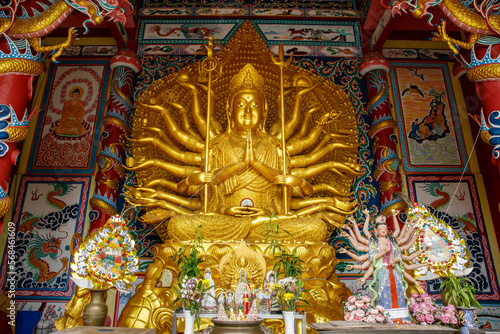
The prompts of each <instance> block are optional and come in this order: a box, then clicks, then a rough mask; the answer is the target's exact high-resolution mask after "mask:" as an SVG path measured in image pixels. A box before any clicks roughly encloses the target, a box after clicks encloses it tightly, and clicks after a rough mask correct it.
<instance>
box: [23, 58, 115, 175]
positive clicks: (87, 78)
mask: <svg viewBox="0 0 500 334" xmlns="http://www.w3.org/2000/svg"><path fill="white" fill-rule="evenodd" d="M107 63H108V61H106V60H87V61H78V62H76V61H64V62H60V63H58V64H52V66H51V68H50V73H49V75H48V80H47V85H46V89H45V94H44V100H43V104H42V110H43V111H42V112H41V114H40V117H39V119H38V124H37V129H36V134H35V141H34V144H33V152H32V153H33V154H31V155H30V162H29V165H28V172H29V173H42V174H45V173H53V172H55V170H57V173H58V174H61V173H63V174H92V173H93V171H94V165H95V164H94V160H95V155H96V149H97V145H98V140H97V139H98V136H99V129H100V122H101V115H102V113H103V110H104V101H105V97H106V86H107V80H108V65H107Z"/></svg>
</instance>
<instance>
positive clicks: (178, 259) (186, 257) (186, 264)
mask: <svg viewBox="0 0 500 334" xmlns="http://www.w3.org/2000/svg"><path fill="white" fill-rule="evenodd" d="M202 226H203V225H200V226H198V227H197V228H196V235H195V238H194V240H192V241H190V242H189V244H188V245H182V247H181V248H180V249H179V250H178V251H177V252H175V254H174V261H175V263H176V264H177V266H178V267H179V282H182V280H183V279H184V277H186V278H193V277H199V278H201V277H202V275H201V272H200V270H199V269H198V266H199V265H200V264H201V263H203V262H204V261H203V259H202V258H201V257H199V255H200V250H203V239H204V238H203V233H201V231H200V230H201V228H202Z"/></svg>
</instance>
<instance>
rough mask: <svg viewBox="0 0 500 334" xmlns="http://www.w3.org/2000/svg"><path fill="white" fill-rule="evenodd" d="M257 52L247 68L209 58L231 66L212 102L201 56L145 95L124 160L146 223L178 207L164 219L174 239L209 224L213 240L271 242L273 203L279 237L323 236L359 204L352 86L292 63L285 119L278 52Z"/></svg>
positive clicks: (206, 230)
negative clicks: (353, 193) (266, 225)
mask: <svg viewBox="0 0 500 334" xmlns="http://www.w3.org/2000/svg"><path fill="white" fill-rule="evenodd" d="M251 58H252V57H251V55H248V58H246V59H244V60H245V61H246V62H247V63H246V64H244V65H243V66H241V67H240V66H239V64H238V63H234V62H233V64H232V66H231V65H227V60H226V61H225V60H224V59H217V60H216V61H215V59H214V60H213V61H212V63H211V64H217V63H223V64H224V67H223V70H222V72H216V73H213V74H214V75H217V76H219V77H218V78H217V81H215V84H214V86H216V87H218V89H217V88H215V89H213V90H212V89H211V91H212V96H210V97H211V101H210V102H209V101H208V99H209V97H208V95H207V91H208V84H209V83H208V82H207V80H208V79H207V76H206V75H204V73H203V67H201V72H202V73H201V74H200V73H199V71H198V70H199V69H198V68H196V67H194V66H191V67H189V68H187V69H184V70H181V71H180V72H179V73H177V74H174V75H171V76H169V77H168V78H167V79H165V80H164V79H162V80H160V82H155V83H154V84H153V85H152V87H150V89H148V90H147V91H146V92H145V94H144V95H143V96H142V98H141V99H140V100H139V102H138V107H137V111H136V113H135V121H134V129H135V130H134V136H133V138H130V139H129V143H130V145H131V146H132V150H133V155H134V159H129V160H128V161H127V165H128V169H129V170H131V171H135V172H136V174H137V179H138V182H139V185H138V186H137V187H135V188H128V189H127V195H128V201H129V202H130V203H131V204H133V205H136V206H143V207H145V208H147V211H148V212H147V214H146V215H145V217H144V218H145V220H146V221H150V222H159V221H163V220H164V218H167V217H169V221H168V222H167V223H166V224H164V225H163V226H160V227H159V228H158V229H159V231H160V234H161V236H162V237H163V238H164V239H165V240H166V239H169V240H173V241H186V240H192V239H193V238H194V236H195V229H196V227H197V226H199V225H203V234H204V237H205V239H207V240H224V241H238V240H241V239H245V240H247V241H263V240H264V238H265V235H264V234H265V231H264V229H263V227H262V226H263V224H262V222H263V221H265V220H269V215H270V214H272V213H275V214H277V215H276V216H277V217H278V218H280V226H281V227H282V228H283V229H284V230H287V231H289V232H291V235H289V234H287V233H285V232H283V234H282V235H281V236H280V238H281V239H290V240H295V241H324V240H326V239H327V238H328V236H329V235H330V233H331V231H332V229H333V228H334V227H336V226H341V225H342V224H343V223H344V221H345V215H347V214H350V213H352V211H351V210H352V206H353V203H352V202H351V201H350V199H349V198H348V195H349V193H348V191H346V190H347V189H349V187H350V185H351V182H352V179H353V177H354V176H357V175H360V166H359V165H358V164H357V163H356V153H357V147H358V145H357V136H356V128H355V119H354V112H353V110H352V107H351V106H350V105H349V101H348V98H347V96H345V95H344V93H343V92H342V90H341V89H340V88H339V87H336V86H334V85H332V84H330V83H329V82H328V81H327V80H325V79H321V78H319V77H316V76H313V75H311V74H310V73H308V72H307V71H305V70H302V69H300V68H294V67H293V66H289V68H285V72H288V73H285V75H286V74H288V76H287V77H286V79H287V81H285V84H284V86H286V87H284V96H283V97H284V100H285V102H284V104H285V106H284V107H285V108H284V109H285V110H286V111H287V114H286V116H285V118H286V119H285V120H283V119H282V118H281V116H280V110H279V109H280V107H281V103H280V98H279V97H280V96H279V91H280V84H279V83H280V81H279V77H278V76H277V75H276V74H275V73H273V72H274V71H273V69H272V67H277V66H274V65H273V63H272V62H271V56H270V55H269V52H266V55H265V57H255V56H254V58H265V62H261V61H258V60H260V59H255V62H254V63H252V59H251ZM257 61H258V62H257ZM210 66H212V65H210ZM258 69H259V70H258ZM287 70H288V71H287ZM214 72H215V71H214ZM266 75H267V78H266V77H265V76H266ZM210 84H212V83H211V82H210ZM270 102H277V103H274V104H275V105H274V106H270V104H271V103H270ZM207 109H209V110H210V109H213V110H214V111H212V112H211V115H209V117H210V118H211V120H210V122H209V124H208V126H207V116H206V110H207ZM269 116H271V117H269ZM266 121H267V122H266ZM282 122H283V123H284V130H282ZM207 129H208V136H207ZM282 136H284V139H285V140H283V137H282ZM207 137H208V138H207ZM283 142H284V143H285V144H284V145H285V151H283V149H282V148H283ZM207 145H208V149H207ZM283 160H285V161H283ZM205 185H207V189H206V190H205V191H202V190H201V189H202V188H203V187H204V186H205ZM311 195H313V196H312V197H311Z"/></svg>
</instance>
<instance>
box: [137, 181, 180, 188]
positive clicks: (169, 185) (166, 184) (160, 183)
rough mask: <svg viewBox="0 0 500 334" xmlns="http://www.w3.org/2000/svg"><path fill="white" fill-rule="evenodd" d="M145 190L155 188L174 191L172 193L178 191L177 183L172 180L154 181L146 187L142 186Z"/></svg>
mask: <svg viewBox="0 0 500 334" xmlns="http://www.w3.org/2000/svg"><path fill="white" fill-rule="evenodd" d="M140 186H142V187H144V188H150V189H151V188H155V187H163V188H167V189H169V190H172V191H176V190H177V182H174V181H170V180H163V179H161V180H153V181H149V182H148V183H145V184H144V185H140Z"/></svg>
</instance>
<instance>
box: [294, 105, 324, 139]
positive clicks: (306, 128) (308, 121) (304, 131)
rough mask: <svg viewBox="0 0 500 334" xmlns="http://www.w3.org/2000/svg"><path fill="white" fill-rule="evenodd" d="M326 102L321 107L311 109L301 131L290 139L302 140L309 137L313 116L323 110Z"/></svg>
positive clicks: (304, 119) (303, 121)
mask: <svg viewBox="0 0 500 334" xmlns="http://www.w3.org/2000/svg"><path fill="white" fill-rule="evenodd" d="M324 105H325V102H322V103H321V104H320V105H319V106H317V107H314V108H311V109H309V110H308V111H307V112H306V114H305V115H304V118H303V119H302V122H301V123H302V124H301V126H300V129H299V131H297V132H296V133H295V134H294V135H293V136H292V137H291V138H290V139H300V138H303V137H304V136H306V135H307V133H308V131H309V128H310V127H311V121H312V115H313V114H314V113H315V112H316V111H318V110H320V109H321V108H323V106H324Z"/></svg>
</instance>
